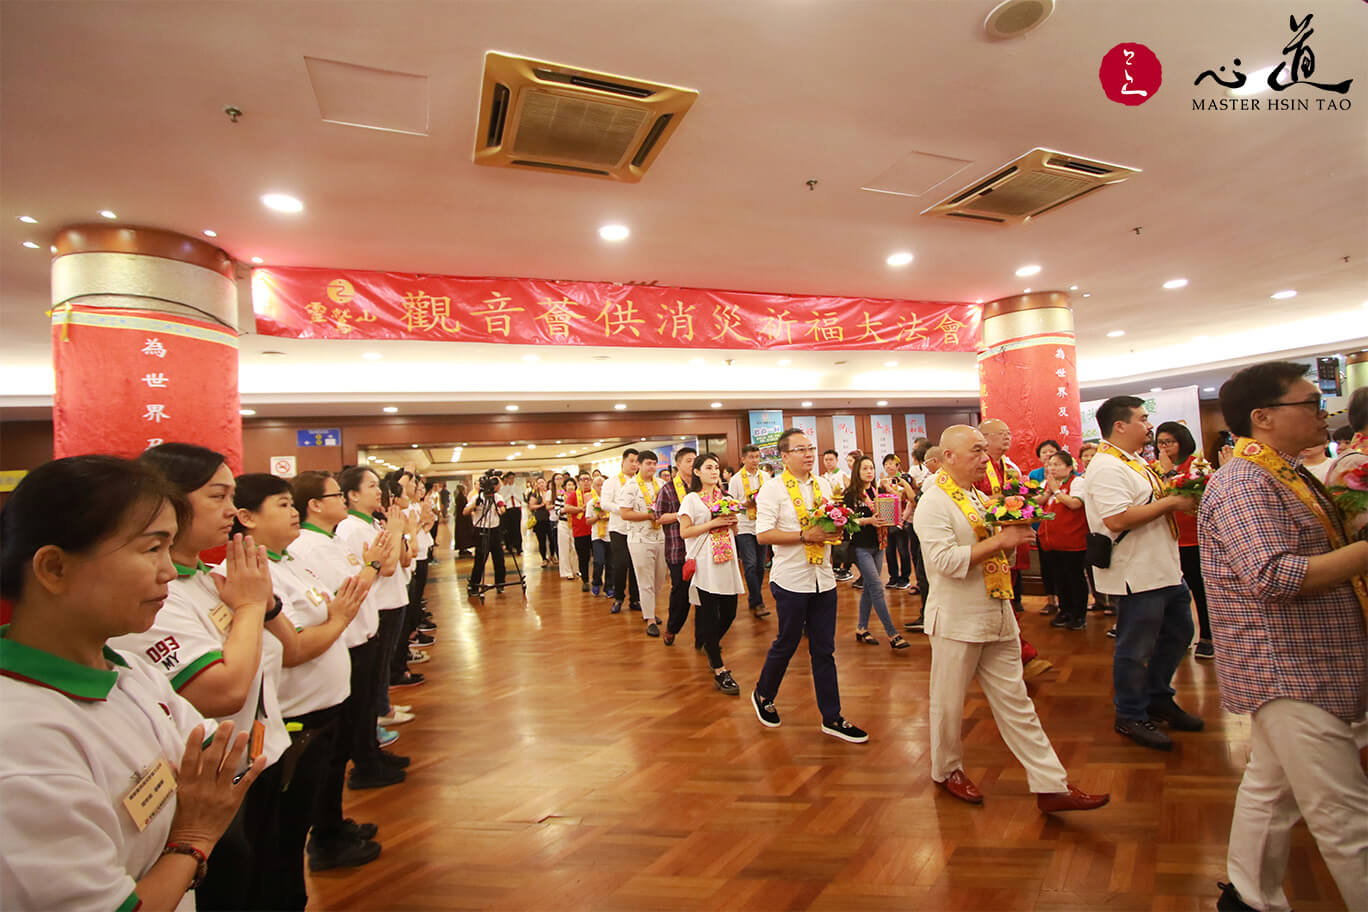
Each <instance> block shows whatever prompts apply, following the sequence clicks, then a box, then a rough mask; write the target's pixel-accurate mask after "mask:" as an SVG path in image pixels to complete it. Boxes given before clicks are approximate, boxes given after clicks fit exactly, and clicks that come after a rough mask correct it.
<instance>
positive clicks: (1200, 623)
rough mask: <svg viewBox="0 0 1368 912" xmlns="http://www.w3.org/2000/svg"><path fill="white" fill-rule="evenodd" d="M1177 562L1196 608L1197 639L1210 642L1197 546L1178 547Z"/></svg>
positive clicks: (1200, 562)
mask: <svg viewBox="0 0 1368 912" xmlns="http://www.w3.org/2000/svg"><path fill="white" fill-rule="evenodd" d="M1178 561H1179V563H1180V564H1181V565H1182V567H1183V581H1184V582H1185V583H1187V584H1188V588H1189V589H1191V590H1192V601H1193V604H1195V605H1196V606H1197V637H1198V639H1202V640H1206V641H1207V642H1211V618H1210V617H1209V616H1208V615H1207V597H1206V583H1205V582H1204V581H1203V580H1202V557H1201V554H1200V553H1199V551H1198V548H1197V546H1196V545H1182V546H1180V547H1179V548H1178Z"/></svg>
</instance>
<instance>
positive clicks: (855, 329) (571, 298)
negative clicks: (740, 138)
mask: <svg viewBox="0 0 1368 912" xmlns="http://www.w3.org/2000/svg"><path fill="white" fill-rule="evenodd" d="M252 306H253V309H254V310H255V312H256V323H257V332H259V333H262V334H264V335H268V336H287V337H290V338H296V339H422V340H427V341H438V342H505V343H510V344H519V345H606V346H632V347H642V346H645V347H648V348H651V347H654V348H725V349H755V350H779V349H788V350H806V351H811V350H830V351H862V350H864V351H887V350H900V351H962V352H972V351H977V350H978V343H979V326H980V322H981V310H980V308H979V307H978V305H975V304H958V303H951V302H944V301H896V300H886V299H874V298H835V297H803V296H795V295H774V294H755V293H750V292H735V291H711V290H707V289H698V288H669V287H654V286H645V285H613V284H609V283H605V282H549V281H542V280H539V279H497V278H496V279H472V278H457V277H452V276H432V275H412V274H406V273H392V272H359V271H354V270H336V269H315V268H305V267H299V268H289V267H271V268H261V269H254V270H252Z"/></svg>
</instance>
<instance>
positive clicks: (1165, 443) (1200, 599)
mask: <svg viewBox="0 0 1368 912" xmlns="http://www.w3.org/2000/svg"><path fill="white" fill-rule="evenodd" d="M1154 447H1155V449H1156V450H1158V451H1159V457H1160V459H1159V464H1160V466H1162V467H1164V468H1165V470H1166V472H1167V474H1168V475H1169V476H1173V475H1181V474H1184V473H1185V472H1187V471H1189V470H1190V469H1191V468H1192V463H1193V460H1195V459H1196V458H1197V455H1198V454H1197V442H1196V441H1195V440H1193V438H1192V432H1191V431H1189V430H1188V429H1187V425H1185V424H1180V423H1179V422H1177V421H1165V422H1164V423H1163V424H1161V425H1159V427H1158V428H1156V429H1155V431H1154ZM1173 519H1174V521H1175V522H1176V523H1177V524H1178V562H1179V563H1180V564H1181V565H1182V567H1183V581H1184V582H1186V583H1187V585H1188V588H1189V589H1191V590H1192V601H1193V604H1195V605H1196V606H1197V648H1196V650H1195V651H1194V652H1193V655H1194V656H1195V657H1196V658H1199V659H1214V658H1216V647H1215V646H1213V645H1212V642H1211V620H1210V618H1209V617H1208V616H1207V597H1206V583H1204V582H1203V581H1202V557H1201V552H1200V551H1199V550H1198V547H1197V516H1196V515H1195V514H1193V513H1184V512H1183V511H1182V510H1179V511H1177V512H1175V513H1174V514H1173Z"/></svg>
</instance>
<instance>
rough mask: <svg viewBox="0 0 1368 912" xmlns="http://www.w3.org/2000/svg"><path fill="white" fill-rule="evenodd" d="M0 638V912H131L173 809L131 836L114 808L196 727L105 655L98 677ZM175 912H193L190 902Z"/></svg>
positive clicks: (157, 681) (128, 820)
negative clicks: (138, 886)
mask: <svg viewBox="0 0 1368 912" xmlns="http://www.w3.org/2000/svg"><path fill="white" fill-rule="evenodd" d="M7 633H8V628H0V706H3V707H4V709H3V712H0V812H2V813H3V815H4V816H3V824H2V825H0V908H4V909H100V910H119V912H131V910H133V909H136V908H137V906H138V904H139V902H140V901H139V899H138V895H137V893H136V881H137V880H139V879H140V878H142V877H143V876H144V875H145V874H146V873H147V872H148V870H149V869H151V867H152V865H154V864H155V863H156V862H157V859H158V858H160V857H161V851H162V847H163V846H165V845H166V840H167V837H168V835H169V834H170V832H171V821H172V819H173V818H174V817H175V814H176V798H175V796H174V795H173V796H172V797H171V798H170V799H169V800H167V802H166V803H165V805H163V806H162V808H161V810H160V811H158V812H157V814H156V816H155V817H153V818H152V820H151V822H150V823H149V824H148V826H147V829H146V830H143V831H141V832H139V830H138V828H137V826H136V825H135V824H134V822H133V819H132V817H131V816H130V815H129V813H128V811H127V810H126V809H125V807H124V803H123V801H124V798H125V797H126V796H127V795H128V793H129V791H130V790H131V789H132V788H133V785H134V783H135V782H136V781H137V779H138V777H139V775H140V774H142V773H145V772H147V771H148V770H150V769H152V768H153V767H154V766H155V765H156V763H157V762H158V760H160V759H165V760H166V761H167V763H168V764H169V765H170V766H171V768H172V769H173V770H175V769H176V768H177V767H179V765H180V760H181V756H182V755H183V754H184V752H185V742H186V739H187V738H188V737H189V736H190V732H191V730H192V729H194V728H195V727H196V726H198V725H200V724H202V723H203V722H204V719H203V718H202V717H201V716H200V714H199V713H198V712H197V711H196V710H195V708H194V707H193V706H191V705H190V703H189V702H188V701H186V700H185V699H184V698H182V697H180V696H178V695H177V694H176V693H175V691H173V690H172V689H171V685H170V684H169V683H168V682H167V680H166V677H165V676H164V675H161V674H159V673H157V671H156V670H155V669H153V668H152V667H151V666H150V665H148V664H147V663H145V662H139V661H137V660H136V659H133V658H132V657H128V656H124V655H121V654H120V653H118V652H116V651H114V650H113V649H110V648H109V647H105V651H104V655H105V658H106V659H107V660H108V662H109V665H108V669H107V670H103V671H102V670H100V669H96V668H90V667H88V666H85V665H78V664H76V663H74V662H70V661H68V660H66V659H61V658H58V657H57V656H54V655H50V654H48V653H46V652H42V651H40V650H37V649H33V648H31V647H28V646H24V645H21V644H19V643H14V642H11V641H10V640H9V639H8V638H7V636H6V634H7ZM130 659H132V660H131V661H130ZM211 724H212V723H211ZM176 908H177V909H180V910H192V909H194V908H195V900H194V894H193V893H187V894H186V895H185V896H184V897H183V898H182V899H181V902H180V904H179V905H178V906H177V907H176Z"/></svg>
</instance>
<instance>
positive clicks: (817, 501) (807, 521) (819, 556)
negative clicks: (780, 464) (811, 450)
mask: <svg viewBox="0 0 1368 912" xmlns="http://www.w3.org/2000/svg"><path fill="white" fill-rule="evenodd" d="M779 477H780V478H781V479H783V482H784V490H786V491H788V496H789V500H791V501H793V512H794V513H796V514H797V515H798V528H799V529H801V530H803V531H807V529H808V527H809V526H810V525H811V524H812V518H811V517H810V516H809V514H808V508H807V504H805V503H803V491H802V489H801V488H800V487H798V479H796V478H794V477H793V473H792V472H790V471H789V470H788V469H784V474H782V475H781V476H779ZM808 481H810V482H812V509H814V510H815V509H817V508H818V507H820V506H821V505H822V489H821V487H820V486H819V485H818V484H817V479H816V478H814V477H812V476H811V475H809V476H808ZM803 553H804V554H806V555H807V562H808V563H809V564H821V563H822V561H823V560H825V559H826V544H825V543H814V542H806V541H805V542H803Z"/></svg>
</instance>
